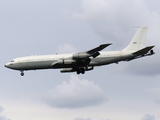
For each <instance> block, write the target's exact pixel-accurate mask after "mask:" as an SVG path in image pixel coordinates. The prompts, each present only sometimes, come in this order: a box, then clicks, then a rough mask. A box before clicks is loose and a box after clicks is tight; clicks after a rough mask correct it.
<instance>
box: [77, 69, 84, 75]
mask: <svg viewBox="0 0 160 120" xmlns="http://www.w3.org/2000/svg"><path fill="white" fill-rule="evenodd" d="M80 73H82V74H84V73H85V70H84V68H78V69H77V74H80Z"/></svg>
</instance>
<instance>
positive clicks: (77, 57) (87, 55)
mask: <svg viewBox="0 0 160 120" xmlns="http://www.w3.org/2000/svg"><path fill="white" fill-rule="evenodd" d="M88 57H90V55H89V54H87V53H76V54H73V57H72V58H73V59H79V58H88Z"/></svg>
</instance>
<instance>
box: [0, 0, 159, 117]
mask: <svg viewBox="0 0 160 120" xmlns="http://www.w3.org/2000/svg"><path fill="white" fill-rule="evenodd" d="M159 4H160V2H159V1H158V0H154V2H153V1H150V0H145V1H144V0H130V1H128V0H118V1H117V0H68V1H66V0H61V1H59V0H0V21H1V22H0V40H1V44H0V46H1V47H0V48H1V50H0V53H1V56H2V58H1V63H2V64H1V67H0V71H1V74H0V78H1V79H0V96H1V97H0V120H22V119H23V120H44V119H46V120H53V119H55V120H160V75H159V73H160V66H159V59H160V55H159V54H158V51H159V50H160V41H159V40H160V34H159V33H160V12H159V11H160V9H159ZM135 26H148V27H149V30H148V36H147V42H148V43H147V44H148V45H156V47H155V48H154V50H155V52H156V54H155V55H153V56H151V57H146V58H142V59H137V60H134V61H130V62H121V63H119V64H118V65H117V64H112V65H108V66H103V67H98V68H95V69H94V70H93V71H89V72H87V73H86V74H85V75H77V74H75V73H73V74H70V73H67V74H61V73H60V72H59V70H40V71H27V72H25V76H24V77H21V76H20V72H19V71H13V70H9V69H6V68H5V67H4V64H5V63H7V62H8V61H10V60H12V59H13V58H16V57H21V56H29V55H42V54H54V53H70V52H71V53H72V52H80V51H85V50H88V49H91V48H93V47H96V46H98V45H99V44H102V43H113V45H112V46H109V47H108V48H106V49H105V50H121V49H123V48H124V47H126V46H127V44H128V43H129V42H130V40H131V39H132V37H133V36H134V34H135V32H136V31H137V28H134V27H135Z"/></svg>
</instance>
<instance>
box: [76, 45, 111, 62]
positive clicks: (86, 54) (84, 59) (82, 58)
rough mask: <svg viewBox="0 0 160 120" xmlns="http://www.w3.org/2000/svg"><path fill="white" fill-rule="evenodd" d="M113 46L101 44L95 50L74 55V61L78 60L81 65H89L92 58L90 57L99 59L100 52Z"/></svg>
mask: <svg viewBox="0 0 160 120" xmlns="http://www.w3.org/2000/svg"><path fill="white" fill-rule="evenodd" d="M109 45H111V43H109V44H101V45H100V46H98V47H96V48H93V49H91V50H88V51H85V52H80V53H75V54H73V59H74V60H76V61H77V62H78V63H79V64H81V65H88V64H89V63H90V61H91V60H90V58H89V57H91V56H92V57H94V58H95V57H97V56H99V55H100V53H99V51H101V50H103V49H104V48H106V47H107V46H109Z"/></svg>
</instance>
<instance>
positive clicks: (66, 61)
mask: <svg viewBox="0 0 160 120" xmlns="http://www.w3.org/2000/svg"><path fill="white" fill-rule="evenodd" d="M75 63H76V61H75V60H64V59H62V60H58V64H61V65H68V64H75Z"/></svg>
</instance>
